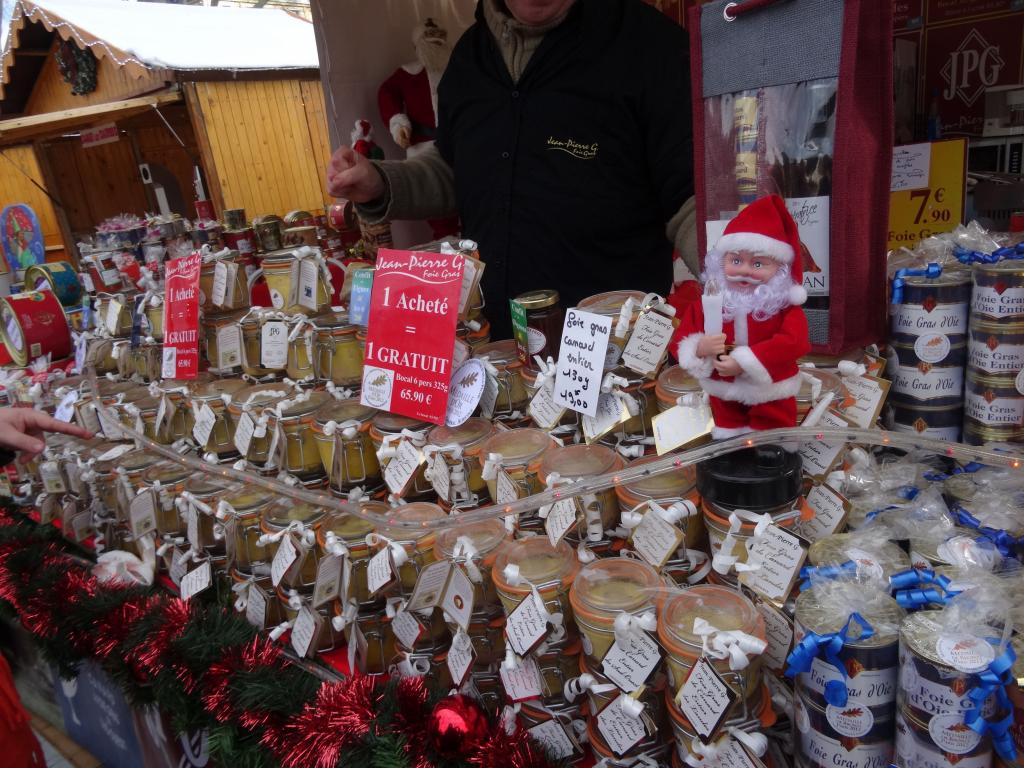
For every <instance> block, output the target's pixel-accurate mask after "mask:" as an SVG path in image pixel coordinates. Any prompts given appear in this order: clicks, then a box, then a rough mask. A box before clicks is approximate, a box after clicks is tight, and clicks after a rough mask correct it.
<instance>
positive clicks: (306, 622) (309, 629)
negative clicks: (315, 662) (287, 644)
mask: <svg viewBox="0 0 1024 768" xmlns="http://www.w3.org/2000/svg"><path fill="white" fill-rule="evenodd" d="M322 623H323V617H322V616H321V615H320V614H319V613H317V612H316V611H314V610H312V609H311V608H310V607H309V606H308V605H304V606H302V608H300V609H299V615H298V616H296V617H295V624H293V625H292V636H291V643H292V649H293V650H294V651H295V653H296V654H298V656H299V658H300V659H302V658H305V657H306V656H309V652H310V650H311V649H312V648H313V641H314V640H315V639H316V638H317V635H319V634H320V626H321V624H322Z"/></svg>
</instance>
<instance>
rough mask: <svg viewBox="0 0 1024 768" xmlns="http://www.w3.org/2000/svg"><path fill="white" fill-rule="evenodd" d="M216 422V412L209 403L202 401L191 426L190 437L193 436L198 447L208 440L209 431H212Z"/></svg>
mask: <svg viewBox="0 0 1024 768" xmlns="http://www.w3.org/2000/svg"><path fill="white" fill-rule="evenodd" d="M216 423H217V414H215V413H214V412H213V409H212V408H211V407H210V404H209V403H203V405H202V407H201V408H200V409H199V413H198V414H197V416H196V423H195V426H193V427H192V437H194V438H195V440H196V443H198V444H199V446H200V448H202V447H203V446H205V445H206V444H207V442H209V440H210V433H212V432H213V427H214V425H215V424H216Z"/></svg>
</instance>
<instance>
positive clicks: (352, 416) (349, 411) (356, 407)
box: [313, 397, 377, 429]
mask: <svg viewBox="0 0 1024 768" xmlns="http://www.w3.org/2000/svg"><path fill="white" fill-rule="evenodd" d="M376 413H377V409H376V408H371V407H370V406H368V405H363V404H362V403H360V402H359V398H357V397H350V398H348V399H346V400H333V399H332V401H331V402H328V403H324V404H323V405H321V406H320V407H319V408H318V409H317V411H316V413H314V414H313V420H314V421H315V422H316V425H317V426H318V427H320V428H321V429H323V427H324V426H325V425H326V424H327V422H329V421H333V422H335V423H336V424H341V423H343V422H346V421H358V422H359V423H360V424H364V423H366V422H367V421H369V420H370V419H372V418H373V417H374V415H375V414H376Z"/></svg>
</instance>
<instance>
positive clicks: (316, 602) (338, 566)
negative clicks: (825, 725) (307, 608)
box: [313, 555, 345, 608]
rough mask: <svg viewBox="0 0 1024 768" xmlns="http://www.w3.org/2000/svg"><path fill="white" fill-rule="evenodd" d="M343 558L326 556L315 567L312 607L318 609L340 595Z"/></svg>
mask: <svg viewBox="0 0 1024 768" xmlns="http://www.w3.org/2000/svg"><path fill="white" fill-rule="evenodd" d="M344 563H345V558H344V557H342V556H340V555H328V556H327V557H325V558H323V559H322V560H321V561H320V563H319V564H318V565H317V567H316V582H315V583H314V585H313V607H314V608H319V607H320V606H321V605H323V604H324V603H329V602H330V601H331V600H334V599H335V598H336V597H338V595H340V594H341V587H342V575H341V573H342V566H343V565H344Z"/></svg>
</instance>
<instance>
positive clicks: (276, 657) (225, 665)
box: [203, 637, 290, 731]
mask: <svg viewBox="0 0 1024 768" xmlns="http://www.w3.org/2000/svg"><path fill="white" fill-rule="evenodd" d="M289 663H290V662H288V660H287V659H285V658H284V654H282V653H281V649H280V648H279V647H278V646H276V645H274V644H273V643H271V642H270V641H269V640H267V639H265V638H262V637H257V638H254V639H253V641H252V642H251V643H248V644H247V645H243V646H240V647H238V646H236V647H234V648H232V649H230V650H229V651H228V652H227V653H226V654H224V658H223V659H221V660H220V661H219V662H218V663H216V664H214V665H212V666H211V667H210V669H209V670H208V671H207V673H206V692H205V693H204V694H203V706H205V707H206V711H207V712H209V713H210V714H211V715H213V716H214V717H215V718H216V719H217V722H220V723H229V722H233V721H237V722H238V723H239V724H240V725H241V726H242V727H243V728H245V729H246V730H250V731H254V730H263V729H266V728H275V729H277V728H280V727H281V725H282V723H281V718H280V717H279V716H277V715H275V714H271V713H268V712H261V711H244V710H238V709H236V708H235V705H234V702H233V701H232V700H231V680H232V677H233V676H234V675H236V674H237V673H238V672H240V671H250V672H251V671H253V670H255V669H258V668H261V667H271V668H277V669H281V668H283V667H285V666H287V665H288V664H289Z"/></svg>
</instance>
